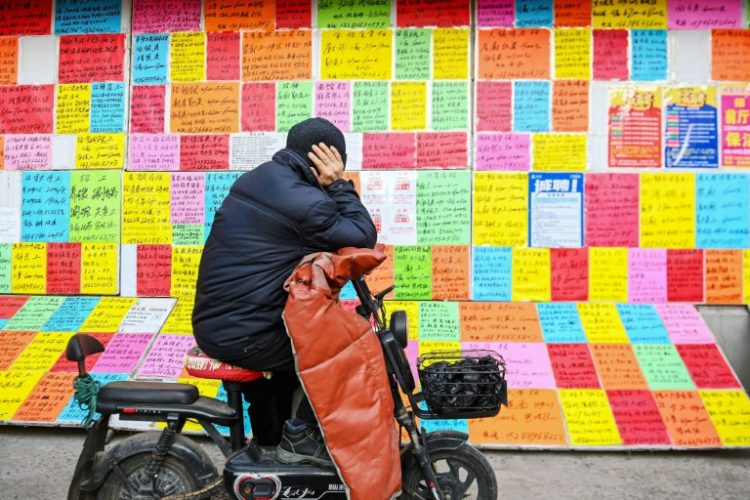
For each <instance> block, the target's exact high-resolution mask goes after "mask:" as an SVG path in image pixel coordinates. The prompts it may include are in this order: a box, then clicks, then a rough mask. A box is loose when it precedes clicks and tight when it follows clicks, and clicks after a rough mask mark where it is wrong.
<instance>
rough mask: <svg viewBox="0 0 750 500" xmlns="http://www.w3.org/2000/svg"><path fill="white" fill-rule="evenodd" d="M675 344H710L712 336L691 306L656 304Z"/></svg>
mask: <svg viewBox="0 0 750 500" xmlns="http://www.w3.org/2000/svg"><path fill="white" fill-rule="evenodd" d="M655 307H656V310H657V311H658V313H659V316H660V317H661V319H662V321H664V326H666V327H667V332H669V337H670V338H671V339H672V342H673V343H675V344H711V343H713V342H714V341H713V336H712V335H711V332H710V331H709V330H708V327H707V326H706V324H705V323H704V322H703V319H702V318H701V316H700V314H698V311H697V310H696V309H695V306H693V305H692V304H656V305H655Z"/></svg>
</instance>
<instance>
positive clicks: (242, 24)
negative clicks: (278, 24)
mask: <svg viewBox="0 0 750 500" xmlns="http://www.w3.org/2000/svg"><path fill="white" fill-rule="evenodd" d="M275 3H276V2H268V1H262V2H254V1H251V0H239V1H237V0H211V1H209V2H206V31H240V30H252V31H255V30H264V31H268V30H272V29H273V24H274V23H273V21H274V10H275V9H274V7H275Z"/></svg>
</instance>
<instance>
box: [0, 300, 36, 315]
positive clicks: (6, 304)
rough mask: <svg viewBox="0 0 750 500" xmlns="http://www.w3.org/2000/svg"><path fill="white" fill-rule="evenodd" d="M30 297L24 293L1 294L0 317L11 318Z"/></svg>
mask: <svg viewBox="0 0 750 500" xmlns="http://www.w3.org/2000/svg"><path fill="white" fill-rule="evenodd" d="M27 300H29V298H28V297H26V296H23V295H2V296H0V319H10V318H12V317H13V315H14V314H16V313H17V312H18V310H19V309H21V308H22V307H23V305H24V304H25V303H26V301H27Z"/></svg>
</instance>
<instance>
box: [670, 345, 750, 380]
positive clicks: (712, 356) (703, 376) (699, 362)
mask: <svg viewBox="0 0 750 500" xmlns="http://www.w3.org/2000/svg"><path fill="white" fill-rule="evenodd" d="M676 347H677V351H678V352H679V353H680V357H681V358H682V361H683V362H684V363H685V366H686V367H687V369H688V372H690V377H691V378H692V379H693V381H694V382H695V385H696V386H698V387H699V388H701V389H740V388H741V386H740V383H739V381H738V380H737V378H736V377H735V376H734V373H733V372H732V369H731V368H730V367H729V365H728V364H727V362H726V360H725V359H724V355H723V354H722V353H721V352H720V351H719V348H718V347H717V346H716V344H678V345H677V346H676Z"/></svg>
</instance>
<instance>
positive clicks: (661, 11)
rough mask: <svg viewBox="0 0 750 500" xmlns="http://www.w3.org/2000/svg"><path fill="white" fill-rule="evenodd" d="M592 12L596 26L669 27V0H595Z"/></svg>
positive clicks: (627, 27)
mask: <svg viewBox="0 0 750 500" xmlns="http://www.w3.org/2000/svg"><path fill="white" fill-rule="evenodd" d="M592 13H593V20H594V28H626V29H629V28H636V29H666V28H667V0H649V1H647V2H646V1H640V2H636V3H633V2H632V1H631V0H593V10H592Z"/></svg>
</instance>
